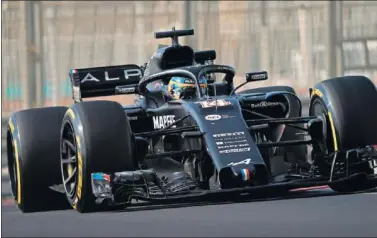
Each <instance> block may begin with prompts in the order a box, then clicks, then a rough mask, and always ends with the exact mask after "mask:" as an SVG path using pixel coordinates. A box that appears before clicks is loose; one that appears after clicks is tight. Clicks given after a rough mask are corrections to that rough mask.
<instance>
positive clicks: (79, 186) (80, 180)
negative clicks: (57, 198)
mask: <svg viewBox="0 0 377 238" xmlns="http://www.w3.org/2000/svg"><path fill="white" fill-rule="evenodd" d="M76 144H77V167H78V179H77V180H78V181H77V190H76V196H77V197H78V198H79V199H81V191H82V183H83V176H82V156H81V144H80V138H79V137H78V136H76Z"/></svg>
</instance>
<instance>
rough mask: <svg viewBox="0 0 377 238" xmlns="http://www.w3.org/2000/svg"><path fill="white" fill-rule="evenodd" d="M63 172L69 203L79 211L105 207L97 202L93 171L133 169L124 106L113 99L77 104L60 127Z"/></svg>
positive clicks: (131, 143) (107, 171) (132, 138)
mask: <svg viewBox="0 0 377 238" xmlns="http://www.w3.org/2000/svg"><path fill="white" fill-rule="evenodd" d="M60 143H61V174H62V179H63V184H64V188H65V191H66V195H67V198H68V201H69V203H70V204H71V205H72V207H73V208H75V209H76V210H77V211H79V212H82V213H84V212H93V211H97V210H100V209H102V207H101V206H100V205H97V204H96V203H95V197H94V196H93V193H92V186H91V174H92V173H94V172H103V173H114V172H120V171H133V170H135V169H136V167H137V163H136V161H135V156H134V155H135V150H134V145H135V142H134V137H133V134H132V131H131V128H130V124H129V121H128V118H127V116H126V113H125V112H124V110H123V108H122V106H121V105H120V104H119V103H117V102H112V101H92V102H82V103H78V104H74V105H73V106H72V107H71V108H70V109H68V110H67V112H66V114H65V116H64V119H63V123H62V127H61V141H60Z"/></svg>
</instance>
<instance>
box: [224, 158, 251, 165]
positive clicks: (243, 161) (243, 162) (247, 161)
mask: <svg viewBox="0 0 377 238" xmlns="http://www.w3.org/2000/svg"><path fill="white" fill-rule="evenodd" d="M250 163H251V159H250V158H248V159H245V160H242V161H240V162H236V163H234V162H232V163H229V164H228V165H227V166H237V165H240V164H250Z"/></svg>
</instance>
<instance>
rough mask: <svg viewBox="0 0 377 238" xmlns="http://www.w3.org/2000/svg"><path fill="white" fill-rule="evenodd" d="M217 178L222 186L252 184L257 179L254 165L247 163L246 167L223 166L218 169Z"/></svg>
mask: <svg viewBox="0 0 377 238" xmlns="http://www.w3.org/2000/svg"><path fill="white" fill-rule="evenodd" d="M219 178H220V183H221V186H222V188H229V187H243V186H245V185H253V184H254V180H256V179H257V177H256V168H255V166H254V165H248V167H246V168H238V167H225V168H223V169H221V170H220V172H219Z"/></svg>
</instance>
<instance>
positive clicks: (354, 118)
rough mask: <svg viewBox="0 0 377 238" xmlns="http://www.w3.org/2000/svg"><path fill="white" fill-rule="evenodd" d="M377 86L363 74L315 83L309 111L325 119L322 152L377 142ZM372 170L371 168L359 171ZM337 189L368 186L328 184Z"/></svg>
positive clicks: (349, 190) (355, 189) (343, 190)
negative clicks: (323, 150)
mask: <svg viewBox="0 0 377 238" xmlns="http://www.w3.org/2000/svg"><path fill="white" fill-rule="evenodd" d="M375 108H377V90H376V87H375V85H374V84H373V83H372V82H371V81H370V80H369V79H368V78H366V77H364V76H346V77H338V78H333V79H329V80H325V81H323V82H320V83H318V84H317V85H316V86H315V87H314V88H313V91H312V95H311V101H310V108H309V114H310V115H311V116H318V115H325V116H326V119H327V125H328V128H327V131H328V133H327V141H326V145H327V150H328V151H325V153H332V152H335V151H339V150H342V151H345V150H349V149H356V148H363V147H365V146H367V145H376V144H377V123H376V122H377V110H375ZM360 172H366V173H368V172H369V173H372V172H373V171H372V170H370V171H369V170H368V169H366V171H360ZM331 188H332V189H333V190H335V191H337V192H345V193H346V192H355V191H361V190H366V189H369V188H371V187H368V186H365V184H361V183H355V182H353V181H351V182H344V183H342V184H338V185H332V186H331Z"/></svg>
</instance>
